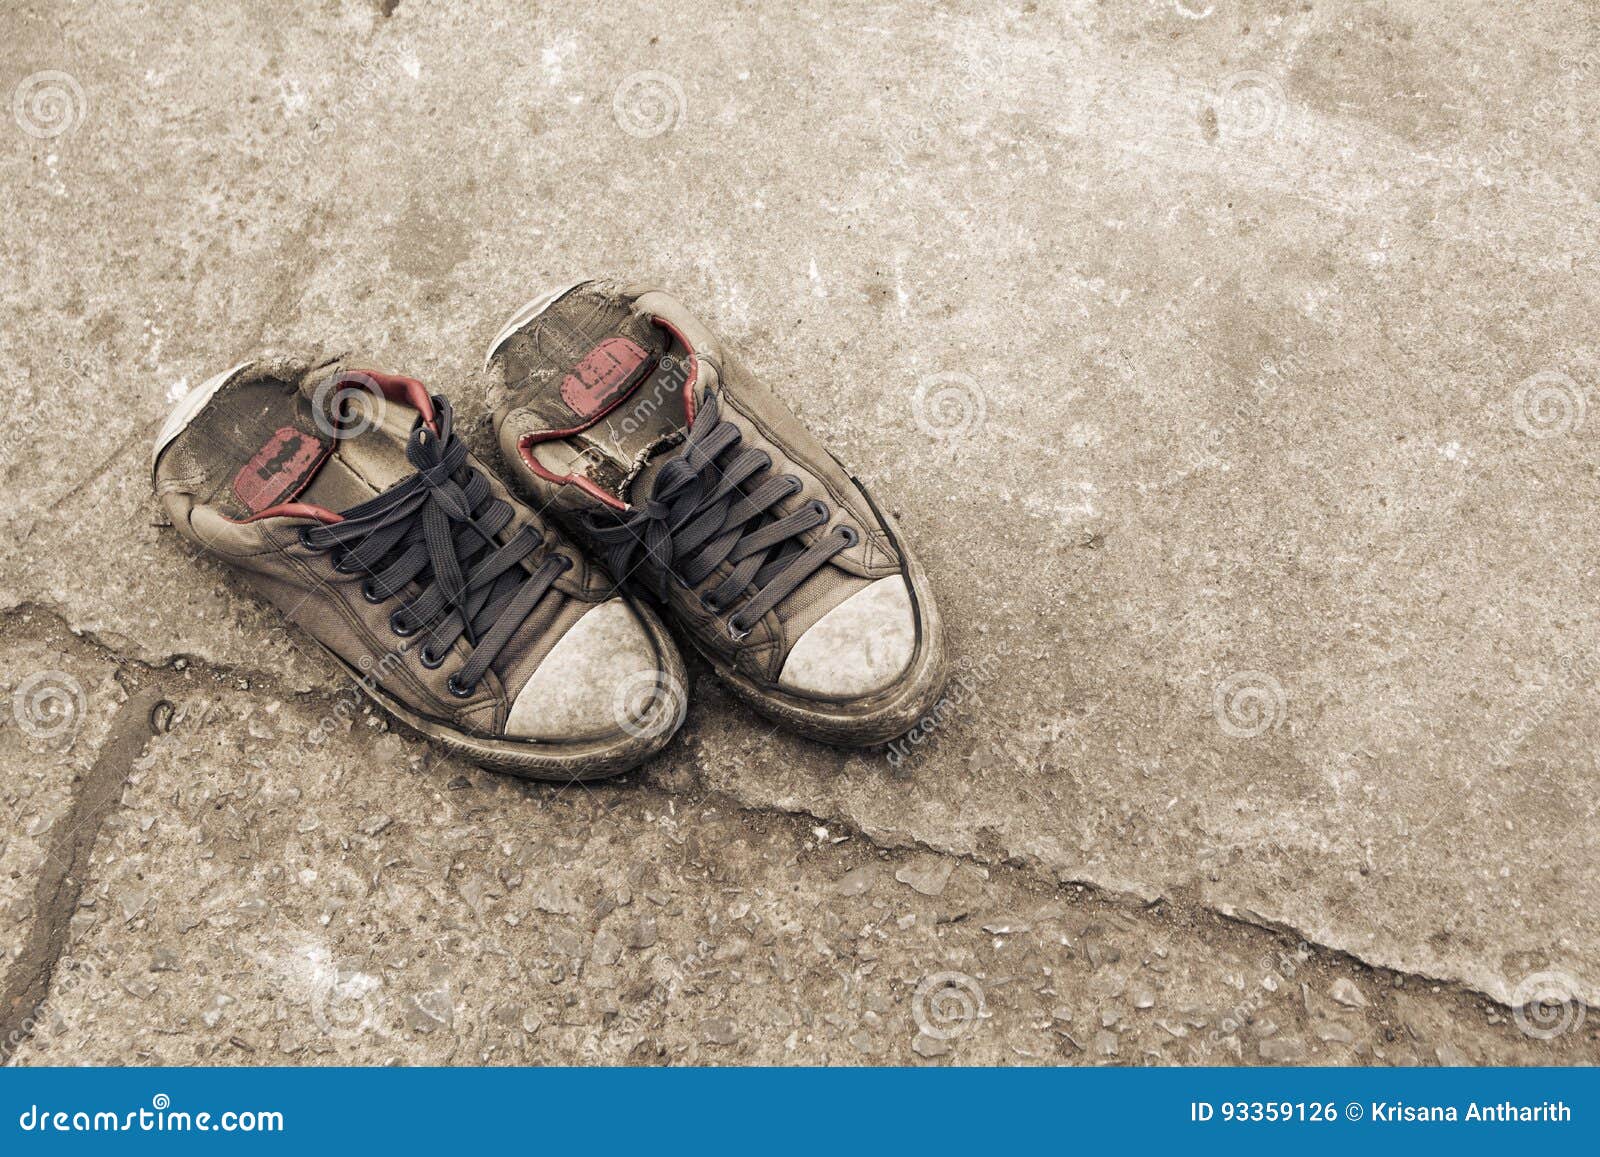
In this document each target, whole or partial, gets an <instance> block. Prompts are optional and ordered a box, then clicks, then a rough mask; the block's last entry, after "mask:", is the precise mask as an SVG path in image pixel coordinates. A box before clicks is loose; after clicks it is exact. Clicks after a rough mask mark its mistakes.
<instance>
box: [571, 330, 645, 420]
mask: <svg viewBox="0 0 1600 1157" xmlns="http://www.w3.org/2000/svg"><path fill="white" fill-rule="evenodd" d="M649 360H650V355H649V354H648V353H646V352H645V350H644V347H643V346H641V345H639V344H638V343H637V342H634V341H630V340H629V339H628V338H625V337H612V338H607V339H606V340H605V341H603V342H601V343H600V344H599V345H597V346H595V347H594V349H592V350H590V351H589V352H588V353H586V354H584V355H583V360H582V361H580V362H579V363H578V364H577V365H575V366H573V367H572V372H571V373H570V374H568V375H567V376H566V377H564V378H562V379H561V400H562V401H563V402H565V403H566V404H567V408H568V409H569V410H571V411H572V412H573V413H574V414H575V415H577V417H578V418H580V419H582V420H584V421H588V420H589V419H592V418H597V417H599V416H600V415H601V414H603V413H605V412H606V411H607V410H608V409H610V408H611V407H612V406H613V405H615V404H616V402H617V400H618V399H619V398H620V397H622V395H623V394H624V393H625V392H626V390H627V388H628V387H629V386H630V385H633V384H634V383H635V382H636V381H637V380H638V378H639V377H640V374H639V371H640V370H641V369H642V368H643V367H644V364H645V363H646V362H647V361H649Z"/></svg>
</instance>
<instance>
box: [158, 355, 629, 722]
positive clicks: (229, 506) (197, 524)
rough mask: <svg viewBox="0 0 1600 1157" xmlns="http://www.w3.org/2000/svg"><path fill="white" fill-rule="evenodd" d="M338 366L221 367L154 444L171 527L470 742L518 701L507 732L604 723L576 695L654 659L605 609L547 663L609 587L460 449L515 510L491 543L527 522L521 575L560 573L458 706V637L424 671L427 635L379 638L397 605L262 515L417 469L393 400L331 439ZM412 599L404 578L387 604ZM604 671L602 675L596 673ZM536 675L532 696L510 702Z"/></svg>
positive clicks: (282, 362)
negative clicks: (552, 564) (577, 643)
mask: <svg viewBox="0 0 1600 1157" xmlns="http://www.w3.org/2000/svg"><path fill="white" fill-rule="evenodd" d="M346 368H347V367H345V366H344V365H343V363H342V362H341V361H339V360H337V359H334V360H327V361H321V362H313V361H306V360H304V359H293V358H277V357H269V358H266V359H263V360H261V361H258V362H254V363H251V364H249V365H246V366H244V367H241V368H240V369H238V370H237V371H236V372H234V373H233V375H232V376H231V377H230V378H229V379H228V380H227V381H225V382H224V383H223V384H222V385H221V387H220V388H219V389H218V390H217V391H216V393H215V395H214V396H213V397H211V398H210V399H209V400H208V401H207V403H206V405H205V408H204V409H203V410H202V411H201V412H200V413H199V414H198V415H196V416H195V417H194V418H193V419H192V420H191V421H190V422H189V424H188V425H187V426H186V427H185V428H183V429H182V430H181V431H180V432H178V433H177V434H176V436H175V437H172V439H171V441H170V442H169V443H167V444H166V445H165V446H164V447H163V448H162V449H161V450H160V451H159V456H158V458H157V461H156V464H155V488H156V493H157V495H158V497H159V499H160V501H161V503H162V505H163V506H164V508H165V509H166V511H167V513H168V515H169V516H170V518H171V520H172V524H173V526H174V528H175V529H177V530H178V531H179V533H181V534H182V535H183V536H184V537H185V538H188V539H190V540H191V541H193V542H195V543H197V544H198V545H200V546H202V547H204V548H205V549H206V550H208V551H210V552H212V553H214V554H216V555H218V556H219V557H220V558H222V559H223V560H224V561H225V562H227V563H228V564H229V565H230V566H231V567H233V568H234V569H236V570H237V571H238V572H239V573H240V574H241V575H242V576H243V577H244V578H245V580H246V581H247V582H248V583H249V584H250V585H251V586H252V587H254V588H255V589H256V590H258V591H259V592H260V593H262V594H263V595H265V596H266V597H267V598H269V599H270V600H271V601H272V602H273V603H275V604H276V605H277V606H278V607H279V608H281V609H282V610H283V611H284V613H285V614H287V615H288V616H289V617H290V618H291V619H293V620H294V621H295V622H297V623H299V624H300V625H301V626H302V627H303V628H304V629H305V630H306V631H307V632H309V633H310V634H311V635H312V636H313V637H314V638H315V639H316V640H317V641H318V642H320V643H322V644H323V645H324V646H325V647H327V648H328V650H330V651H332V652H333V653H334V654H335V655H337V656H338V657H340V658H341V659H342V660H343V661H344V662H345V663H346V664H347V665H348V666H349V667H351V668H352V669H353V671H354V672H356V673H357V674H358V676H359V677H362V678H370V679H371V680H372V681H373V682H374V683H375V684H376V685H377V686H378V687H381V688H382V689H383V690H384V691H385V692H386V693H388V694H389V695H392V696H393V697H395V698H396V699H398V700H400V701H401V702H402V703H403V704H405V705H406V706H407V707H408V708H410V709H411V710H413V711H416V712H417V713H419V714H420V715H423V716H425V717H427V718H430V719H434V720H439V721H442V722H444V723H447V724H449V725H450V726H453V727H457V728H460V729H462V730H463V731H465V732H468V733H472V734H478V735H485V736H501V735H505V734H507V733H508V724H511V723H513V720H512V716H513V709H514V708H517V707H518V704H519V699H520V703H521V707H520V709H519V710H518V712H517V714H518V717H519V718H518V720H517V721H516V725H514V726H512V728H511V730H510V733H511V734H512V735H514V736H517V735H520V736H526V737H529V738H540V739H556V738H561V739H570V738H574V737H580V736H584V735H595V734H603V733H605V732H606V731H607V730H608V729H610V728H612V727H614V726H615V724H614V722H613V720H612V717H611V712H610V710H609V701H608V700H607V692H608V691H609V687H601V688H599V689H598V690H597V691H595V692H594V693H592V694H588V695H587V696H586V695H585V694H584V693H583V692H584V690H585V689H586V688H590V689H592V688H594V687H596V686H598V683H599V682H604V679H602V678H601V676H608V675H609V676H610V677H611V679H612V681H615V679H616V678H617V677H621V676H624V675H625V674H626V673H627V671H625V670H621V669H620V668H628V669H638V670H646V669H649V668H653V667H655V666H657V665H658V660H657V659H656V657H655V656H654V654H653V652H652V650H651V646H650V643H649V640H648V638H647V637H646V636H645V635H644V633H643V632H642V631H641V630H640V629H639V626H638V623H637V621H636V620H635V619H634V617H633V615H632V612H631V611H630V610H628V609H627V607H626V605H625V604H622V603H618V606H617V607H616V608H612V609H608V610H606V611H605V612H604V613H602V614H601V615H598V616H596V617H595V618H594V619H593V620H591V621H588V622H587V623H586V625H585V626H584V628H583V631H582V632H581V633H582V635H583V636H584V637H585V638H587V639H588V640H589V642H588V644H587V645H585V646H584V647H581V648H574V647H571V646H569V647H568V648H567V653H566V654H565V657H564V659H563V661H562V662H560V663H554V664H551V665H548V666H546V665H544V660H546V658H547V657H549V656H550V655H551V653H552V652H553V651H555V650H556V648H557V647H558V646H560V644H561V642H562V640H563V639H564V638H566V637H567V636H568V635H569V634H571V633H573V632H574V630H575V628H577V627H578V625H579V624H580V622H585V619H586V616H587V615H588V614H589V613H590V612H591V611H594V610H596V609H597V608H600V607H601V606H602V605H603V604H606V603H607V602H608V600H612V598H613V595H614V587H613V584H612V583H611V582H610V580H609V579H608V578H607V577H606V576H605V575H604V574H603V573H602V572H601V571H599V570H598V569H597V568H596V567H594V566H593V565H592V564H591V563H590V562H589V560H588V559H587V558H586V557H585V556H584V555H583V554H582V553H581V552H580V551H578V550H576V549H575V548H573V547H572V546H571V544H570V543H568V542H566V541H565V540H564V539H563V538H562V537H561V536H560V535H559V533H558V532H557V531H556V530H555V528H553V527H552V526H549V525H547V524H546V523H545V522H544V521H543V520H542V519H540V518H538V516H536V515H535V514H534V513H533V512H532V511H530V510H529V509H528V508H527V507H526V506H524V505H523V504H521V503H520V502H519V501H517V500H516V499H515V498H514V497H513V496H512V495H511V494H510V493H509V492H507V491H506V489H505V487H504V486H503V485H502V484H501V483H500V482H499V481H498V479H496V478H495V477H494V476H493V475H492V474H489V473H488V472H487V471H485V470H484V469H483V467H482V464H481V463H479V462H477V460H476V459H474V458H471V457H470V456H469V457H468V460H467V461H468V464H469V466H470V467H471V468H472V469H475V470H477V471H479V472H481V473H482V474H483V475H484V476H485V477H486V478H487V481H488V484H489V488H490V492H491V494H492V495H493V497H494V498H497V499H500V500H502V501H505V502H508V503H510V504H511V506H512V509H513V515H512V520H511V522H510V524H509V525H508V526H507V527H506V529H505V530H504V531H503V532H502V533H501V534H500V535H498V536H497V540H498V541H501V542H504V541H506V540H507V539H508V538H509V536H510V535H512V534H514V533H515V532H517V531H518V530H519V529H520V528H521V527H523V526H531V527H532V528H533V530H534V531H535V532H536V533H537V534H538V536H539V537H540V540H541V544H540V546H539V547H538V549H537V550H536V551H535V552H534V553H533V554H532V555H530V556H529V557H528V558H526V559H525V560H523V561H522V562H521V563H520V565H521V566H522V567H523V568H525V569H526V570H528V571H529V572H531V571H532V570H533V568H535V567H537V566H539V565H541V563H543V562H544V561H546V560H547V559H548V558H549V557H550V555H551V554H552V553H554V554H558V555H560V556H562V557H564V558H565V560H566V562H567V566H566V569H565V570H564V572H562V573H561V574H560V576H559V577H558V578H556V579H555V580H554V582H553V585H552V586H551V588H550V589H549V591H548V593H546V594H544V595H543V596H542V597H541V598H539V600H538V602H537V603H536V604H535V605H534V607H533V609H532V611H531V613H529V614H528V615H527V617H526V618H525V619H523V620H522V621H521V624H520V626H518V627H517V628H516V630H515V632H514V634H512V635H511V637H510V639H509V640H508V641H507V642H506V644H505V645H504V647H503V648H502V649H501V650H500V652H499V654H498V655H497V656H496V657H495V659H494V660H493V662H492V665H491V666H490V668H489V670H488V671H487V672H486V673H485V675H484V677H483V678H482V679H481V681H480V682H479V684H478V686H477V687H476V688H475V689H474V690H473V692H472V694H471V695H469V696H467V697H465V698H463V697H461V696H458V695H455V694H452V693H451V692H450V690H449V689H448V686H447V681H448V680H449V678H450V677H451V676H452V674H454V673H455V672H458V671H460V670H461V668H462V666H463V664H464V663H465V661H466V659H467V656H468V655H469V653H470V647H469V643H468V641H467V640H465V639H461V640H458V641H457V642H456V643H455V644H454V645H453V646H452V647H451V648H450V651H449V652H448V653H447V654H446V655H445V656H443V660H444V661H443V662H442V663H441V665H440V666H439V667H437V668H429V667H427V666H425V665H424V664H423V662H422V661H421V654H420V652H421V649H422V648H421V646H420V644H421V643H422V642H424V641H425V635H420V634H419V635H414V636H412V637H411V638H409V639H407V638H401V637H397V636H396V634H395V633H394V631H393V630H392V629H391V615H392V614H393V613H394V611H395V609H396V606H397V605H398V603H397V602H396V600H388V601H385V602H379V603H374V602H372V601H369V599H368V598H367V597H364V595H363V590H362V588H363V584H364V583H365V582H366V581H367V579H368V578H369V577H370V576H369V575H367V574H362V573H353V574H345V573H341V572H340V571H339V570H338V569H337V567H336V566H335V555H334V552H328V551H322V552H317V551H312V550H309V549H307V547H306V546H305V545H304V543H303V542H302V541H301V535H300V531H301V529H302V528H303V527H306V526H308V525H316V523H315V521H314V520H308V519H305V518H297V517H292V516H281V517H259V515H260V512H261V511H262V510H267V509H275V508H277V507H278V506H281V505H283V504H286V503H287V504H289V505H291V506H292V505H293V504H294V503H296V502H306V501H314V502H315V503H316V504H317V505H318V506H320V507H324V508H327V509H330V510H335V511H339V510H346V509H349V508H351V507H354V506H356V505H357V504H359V503H361V502H363V501H366V500H369V499H372V498H373V497H374V496H376V495H379V494H382V493H384V492H386V491H388V490H389V489H390V488H391V487H393V486H395V485H396V484H397V483H399V482H400V481H402V480H403V479H405V478H406V477H407V476H409V475H412V474H414V473H415V467H414V466H413V465H412V464H411V463H410V462H409V461H408V460H407V457H406V446H407V441H408V439H409V438H410V437H411V434H412V431H413V429H415V428H416V427H417V424H418V422H419V420H420V414H419V411H418V410H417V409H416V408H414V407H413V406H412V405H411V404H408V403H407V402H406V401H405V400H395V399H388V400H386V401H385V402H384V403H383V404H381V405H379V406H376V407H375V408H374V409H373V410H372V412H371V413H369V414H367V415H365V416H364V417H365V418H366V419H367V421H369V422H370V423H372V424H371V425H370V428H367V429H364V430H363V431H362V432H360V433H359V434H358V435H357V436H353V437H334V436H330V431H333V430H337V429H338V425H339V423H338V421H337V420H336V416H333V415H330V414H329V412H328V407H329V405H330V404H331V397H330V391H329V390H328V389H327V388H326V383H328V382H329V381H330V379H333V378H337V377H338V375H339V374H340V373H341V372H342V371H343V370H345V369H346ZM417 590H418V587H417V586H416V584H413V585H412V587H411V588H410V589H409V591H408V592H402V593H401V595H400V596H399V599H400V600H404V599H406V597H407V595H408V594H409V595H411V596H414V595H415V594H416V592H417ZM607 663H609V664H611V665H612V669H609V670H607V671H597V670H594V669H593V668H595V667H596V665H597V664H607ZM563 675H564V676H565V677H562V676H563ZM536 677H537V679H538V684H537V686H536V687H535V688H534V691H535V692H537V694H534V693H530V694H529V695H527V696H521V695H520V693H521V692H522V691H523V690H524V688H526V687H528V686H529V685H530V683H531V682H533V681H534V680H535V679H536ZM541 732H549V734H541Z"/></svg>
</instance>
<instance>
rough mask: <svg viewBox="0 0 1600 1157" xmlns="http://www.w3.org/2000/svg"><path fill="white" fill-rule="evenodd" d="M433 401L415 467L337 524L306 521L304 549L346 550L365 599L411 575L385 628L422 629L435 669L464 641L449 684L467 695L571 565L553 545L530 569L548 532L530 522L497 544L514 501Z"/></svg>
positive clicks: (440, 403) (413, 440) (416, 433)
mask: <svg viewBox="0 0 1600 1157" xmlns="http://www.w3.org/2000/svg"><path fill="white" fill-rule="evenodd" d="M433 404H434V411H435V421H436V423H437V425H438V433H437V434H435V433H434V431H432V430H430V429H429V428H428V427H427V426H425V425H423V424H421V423H420V422H419V423H418V425H417V428H416V429H414V430H413V431H412V432H411V437H410V439H409V440H408V441H407V443H406V459H407V461H409V462H410V463H411V465H412V466H414V467H416V473H414V474H412V475H409V476H408V477H406V478H404V479H402V480H401V481H399V482H397V483H395V484H394V485H393V486H391V487H390V488H389V489H388V490H385V491H384V492H383V493H382V494H379V495H377V496H376V497H374V498H370V499H368V500H367V501H365V502H362V503H360V504H358V505H356V506H352V507H351V508H350V509H349V510H345V511H341V512H340V516H341V519H342V521H340V522H337V523H334V524H332V525H326V526H324V525H317V526H305V527H302V528H301V529H300V542H301V543H302V545H304V546H305V547H306V548H307V549H308V550H314V551H318V552H323V551H330V550H337V551H342V553H341V554H340V555H339V556H338V558H337V559H336V560H335V562H334V567H335V569H336V570H339V571H341V572H342V573H344V574H360V573H364V574H366V575H367V579H366V581H365V582H363V583H362V586H361V593H362V595H363V597H364V598H366V600H367V601H368V602H371V603H382V602H386V601H388V600H389V599H392V598H396V597H397V596H399V595H400V594H401V592H403V591H404V590H405V589H406V588H407V587H408V586H409V585H410V584H412V583H413V582H415V583H416V584H417V585H418V586H420V587H421V593H420V594H419V595H418V596H417V597H416V598H415V599H414V600H412V601H410V602H408V603H406V604H405V605H404V606H401V607H399V608H397V609H396V610H395V611H394V613H392V614H391V615H390V616H389V629H390V630H391V631H392V632H393V633H394V634H395V635H396V636H397V637H398V638H402V639H404V638H410V637H411V636H413V635H415V634H417V633H418V632H419V631H428V632H429V633H428V637H427V640H426V641H425V642H424V643H423V644H422V646H421V648H420V651H419V653H418V656H417V657H418V660H419V661H420V662H421V663H422V665H423V666H424V667H428V668H431V669H437V668H438V667H440V666H441V665H443V663H444V660H445V657H446V656H447V654H448V653H449V650H450V648H451V647H453V646H454V645H455V643H456V640H457V639H460V638H465V639H466V641H467V643H468V645H469V646H470V647H471V653H470V654H469V656H468V658H467V661H466V662H465V663H464V664H463V665H462V667H461V670H460V671H458V672H456V673H455V674H454V675H452V676H451V677H450V678H449V679H448V680H447V681H446V682H447V686H448V688H449V690H450V693H451V694H453V695H456V696H457V697H460V698H467V697H469V696H471V695H472V694H473V693H474V692H475V691H476V690H477V687H478V684H479V682H480V681H481V680H482V679H483V676H484V673H485V672H486V671H487V670H488V669H489V665H490V664H491V663H493V662H494V660H495V659H496V658H497V657H498V656H499V654H500V652H501V651H502V650H504V649H505V646H506V644H507V643H509V642H510V641H511V637H512V636H513V635H514V634H515V633H516V631H517V628H518V627H520V626H521V625H522V623H523V621H524V620H525V619H527V617H528V615H529V614H530V613H532V611H533V609H534V607H535V606H537V605H538V603H539V600H540V599H542V598H543V597H544V596H545V595H546V594H547V593H548V592H549V590H550V588H551V586H552V585H553V584H554V582H555V580H556V579H557V578H558V577H560V575H561V574H562V573H563V572H564V571H566V570H567V569H568V568H569V567H570V566H571V565H572V563H571V562H570V560H568V559H567V558H566V557H565V556H563V555H561V554H558V553H557V552H555V551H551V552H550V553H549V554H548V555H547V556H546V557H545V559H544V561H543V562H542V563H540V564H539V565H538V566H537V567H535V568H534V569H533V570H532V571H529V570H528V569H527V567H526V566H525V565H524V563H523V560H524V559H526V558H527V557H528V556H529V555H531V554H533V553H534V552H535V551H536V550H537V549H538V548H539V546H540V544H541V543H542V542H543V541H544V539H543V536H542V535H540V534H539V533H538V532H537V531H535V530H534V529H533V528H532V527H531V526H528V525H523V526H522V527H520V528H519V529H518V530H517V531H516V532H515V533H513V534H511V535H510V536H509V537H508V538H507V539H506V541H505V542H503V543H499V542H496V541H495V536H496V535H498V534H500V533H501V531H503V530H505V529H506V528H507V527H508V526H509V525H510V524H511V522H512V520H513V518H514V511H513V509H512V506H511V504H510V503H509V502H506V501H505V500H504V499H500V498H496V497H495V496H494V494H493V491H492V490H491V489H490V487H489V482H488V479H486V478H485V477H484V476H483V475H482V474H481V473H479V472H478V471H477V470H476V469H474V468H473V467H472V466H471V465H469V464H468V463H467V446H466V443H465V442H463V441H461V439H460V438H458V437H456V435H455V432H454V420H455V419H454V413H453V411H452V409H451V406H450V403H449V401H448V400H446V399H445V398H443V397H439V396H437V395H436V396H434V398H433Z"/></svg>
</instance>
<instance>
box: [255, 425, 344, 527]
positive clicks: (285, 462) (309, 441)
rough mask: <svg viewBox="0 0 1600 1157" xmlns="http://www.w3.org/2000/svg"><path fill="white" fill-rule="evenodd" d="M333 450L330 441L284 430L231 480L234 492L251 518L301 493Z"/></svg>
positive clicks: (257, 452) (270, 439)
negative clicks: (251, 515)
mask: <svg viewBox="0 0 1600 1157" xmlns="http://www.w3.org/2000/svg"><path fill="white" fill-rule="evenodd" d="M332 449H333V442H332V441H326V442H325V441H322V440H321V439H319V438H315V437H313V436H312V435H310V434H307V433H306V432H305V431H304V430H296V429H294V428H293V427H290V426H285V427H283V428H282V429H280V430H279V431H278V432H277V433H276V434H274V435H272V437H270V438H268V439H267V444H266V445H265V446H263V447H261V449H259V450H257V451H256V453H255V457H253V458H251V459H250V461H248V462H246V463H245V464H244V468H243V469H241V470H240V471H239V473H237V474H235V475H234V476H233V492H234V494H235V495H237V496H238V499H239V501H240V502H242V503H244V505H245V509H247V510H248V511H250V513H251V514H260V513H261V512H262V511H263V510H266V509H267V508H268V507H269V506H276V505H278V504H279V503H281V502H287V501H288V500H289V499H291V498H293V497H294V496H295V495H296V494H299V493H300V491H302V490H304V489H305V488H306V484H307V483H308V482H310V481H311V476H312V475H313V474H315V473H316V472H317V467H318V466H320V465H322V460H323V459H324V458H326V457H327V456H328V452H329V451H330V450H332Z"/></svg>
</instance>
